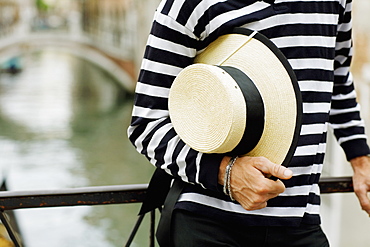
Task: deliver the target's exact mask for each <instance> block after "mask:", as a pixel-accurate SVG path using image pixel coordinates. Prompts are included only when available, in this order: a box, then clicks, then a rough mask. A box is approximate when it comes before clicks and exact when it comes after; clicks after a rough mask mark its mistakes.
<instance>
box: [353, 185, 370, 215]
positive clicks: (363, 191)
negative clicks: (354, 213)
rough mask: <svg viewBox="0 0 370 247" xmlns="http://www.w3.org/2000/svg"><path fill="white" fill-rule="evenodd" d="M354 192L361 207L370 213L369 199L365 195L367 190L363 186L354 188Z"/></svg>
mask: <svg viewBox="0 0 370 247" xmlns="http://www.w3.org/2000/svg"><path fill="white" fill-rule="evenodd" d="M355 193H356V195H357V198H358V199H359V201H360V204H361V207H362V209H363V210H364V211H366V212H367V213H368V214H369V215H370V199H369V197H368V195H367V190H366V189H365V187H363V188H360V189H358V190H356V191H355Z"/></svg>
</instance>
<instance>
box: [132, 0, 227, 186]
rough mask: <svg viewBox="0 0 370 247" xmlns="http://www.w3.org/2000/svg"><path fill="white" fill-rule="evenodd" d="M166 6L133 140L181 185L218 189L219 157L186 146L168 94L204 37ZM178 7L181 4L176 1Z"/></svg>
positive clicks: (139, 95)
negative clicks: (174, 121) (176, 126)
mask: <svg viewBox="0 0 370 247" xmlns="http://www.w3.org/2000/svg"><path fill="white" fill-rule="evenodd" d="M169 2H172V1H167V2H166V1H163V4H161V5H160V7H159V8H158V9H157V11H156V13H155V17H154V22H153V25H152V29H151V32H150V35H149V38H148V42H147V46H146V50H145V54H144V58H143V61H142V65H141V70H140V73H139V78H138V82H137V86H136V90H135V100H134V106H133V111H132V121H131V125H130V126H129V128H128V136H129V139H130V141H131V142H132V143H133V144H134V146H135V147H136V149H137V151H138V152H140V153H142V154H143V155H145V156H146V157H147V159H148V160H149V161H150V162H151V163H152V164H153V165H155V166H156V167H159V168H162V169H164V170H165V171H166V172H167V173H169V174H171V175H172V176H174V177H177V178H180V179H181V180H183V181H185V182H188V183H192V184H199V185H201V186H202V187H204V188H207V189H211V190H217V188H218V182H217V181H218V180H217V177H218V169H219V165H220V162H221V159H222V156H221V155H218V154H204V153H200V152H197V151H195V150H193V149H192V148H190V147H189V146H188V145H186V144H185V143H184V142H183V141H182V140H181V139H180V137H179V136H178V135H177V133H176V132H175V130H174V128H173V126H172V123H171V119H170V116H169V112H168V94H169V89H170V87H171V84H172V82H173V80H174V78H175V77H176V75H177V74H178V73H179V72H180V71H181V70H182V69H183V68H185V67H186V66H188V65H190V64H192V63H193V58H194V57H195V55H196V53H197V46H198V43H199V42H198V38H197V37H196V36H195V35H194V33H193V32H191V31H190V30H189V29H188V28H187V27H186V26H185V25H182V24H180V22H179V21H177V20H175V19H174V18H172V17H171V15H169V13H168V12H169V11H172V10H173V9H170V8H168V6H167V4H168V3H169ZM175 3H176V1H175Z"/></svg>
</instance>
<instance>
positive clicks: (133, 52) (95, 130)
mask: <svg viewBox="0 0 370 247" xmlns="http://www.w3.org/2000/svg"><path fill="white" fill-rule="evenodd" d="M158 3H159V0H0V168H1V169H0V179H2V180H6V182H7V186H8V189H9V190H12V191H13V190H43V189H63V188H74V187H86V186H101V185H119V184H140V183H147V182H148V181H149V178H150V176H151V174H152V172H153V167H152V166H151V165H149V164H148V162H147V161H146V159H144V158H143V157H142V156H141V155H139V154H137V153H136V151H135V150H134V148H133V147H132V145H131V144H130V143H129V141H128V140H127V135H126V129H127V127H128V125H129V122H130V114H131V109H132V101H133V96H132V92H133V90H134V86H135V81H136V78H137V74H138V70H139V66H140V63H141V58H142V55H143V51H144V46H145V43H146V39H147V36H148V33H149V28H150V25H151V21H152V17H153V14H154V10H155V8H156V7H157V5H158ZM353 9H354V12H353V23H354V43H355V50H354V52H355V53H354V62H353V72H354V76H355V80H356V85H357V90H358V96H359V100H360V103H361V105H362V110H363V118H364V119H365V121H366V123H367V124H369V122H370V51H369V48H368V47H369V44H370V39H369V33H370V32H369V31H370V22H369V21H368V16H367V15H368V13H369V11H370V2H369V1H368V0H356V1H354V3H353ZM329 143H330V144H329V146H328V156H327V159H326V165H325V171H324V175H325V176H349V175H351V169H350V166H349V165H348V163H347V162H346V161H345V158H344V155H343V152H342V151H341V149H340V148H339V147H338V145H337V144H336V143H335V141H334V139H333V137H332V136H329ZM139 206H140V205H136V204H128V205H108V206H92V207H88V206H79V207H61V208H42V209H23V210H16V211H15V214H16V218H17V221H18V224H19V226H20V231H21V234H22V238H23V240H24V243H25V246H27V247H46V246H47V247H50V246H52V247H66V246H78V247H95V246H96V247H97V246H99V247H102V246H104V247H116V246H123V244H124V243H125V242H126V240H127V238H128V236H129V234H130V232H131V230H132V228H133V226H134V223H135V221H136V219H137V216H136V215H137V212H138V209H139ZM322 215H323V227H324V230H325V232H326V233H327V234H328V237H329V239H330V242H331V245H332V246H333V247H346V246H356V247H365V246H370V245H369V243H370V234H368V233H369V230H370V219H369V218H368V216H367V215H366V214H365V213H364V212H362V211H361V210H360V206H359V204H358V202H357V199H356V197H355V196H354V194H353V193H348V194H332V195H323V206H322ZM148 228H149V226H148V222H144V223H143V225H142V228H141V229H140V230H139V235H138V236H137V237H136V238H135V240H134V243H133V244H132V246H148V245H149V244H148V243H149V239H148V232H149V230H148Z"/></svg>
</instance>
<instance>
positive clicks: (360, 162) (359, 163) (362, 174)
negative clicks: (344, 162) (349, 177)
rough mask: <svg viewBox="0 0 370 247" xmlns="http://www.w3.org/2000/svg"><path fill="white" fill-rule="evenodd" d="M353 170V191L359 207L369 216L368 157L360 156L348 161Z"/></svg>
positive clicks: (369, 165)
mask: <svg viewBox="0 0 370 247" xmlns="http://www.w3.org/2000/svg"><path fill="white" fill-rule="evenodd" d="M350 162H351V165H352V168H353V172H354V173H353V189H354V191H355V194H356V196H357V198H358V200H359V201H360V204H361V207H362V209H363V210H364V211H366V213H367V214H368V215H369V216H370V199H369V197H368V192H370V157H368V156H361V157H357V158H354V159H352V160H350Z"/></svg>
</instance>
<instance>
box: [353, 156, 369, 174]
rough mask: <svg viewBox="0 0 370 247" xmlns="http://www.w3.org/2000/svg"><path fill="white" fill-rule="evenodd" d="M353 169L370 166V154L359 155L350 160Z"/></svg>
mask: <svg viewBox="0 0 370 247" xmlns="http://www.w3.org/2000/svg"><path fill="white" fill-rule="evenodd" d="M350 163H351V165H352V168H353V170H356V169H360V168H363V167H367V166H370V155H366V156H359V157H356V158H353V159H351V160H350Z"/></svg>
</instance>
